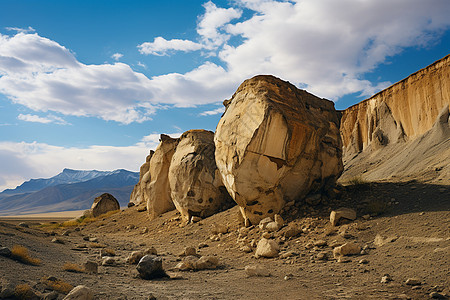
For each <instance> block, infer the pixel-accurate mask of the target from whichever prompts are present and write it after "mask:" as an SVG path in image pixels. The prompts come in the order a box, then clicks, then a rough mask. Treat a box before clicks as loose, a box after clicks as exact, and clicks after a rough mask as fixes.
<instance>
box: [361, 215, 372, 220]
mask: <svg viewBox="0 0 450 300" xmlns="http://www.w3.org/2000/svg"><path fill="white" fill-rule="evenodd" d="M362 218H363V219H364V220H369V219H370V215H364V216H362Z"/></svg>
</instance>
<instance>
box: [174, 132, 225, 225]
mask: <svg viewBox="0 0 450 300" xmlns="http://www.w3.org/2000/svg"><path fill="white" fill-rule="evenodd" d="M214 150H215V147H214V133H213V132H211V131H206V130H190V131H187V132H185V133H183V135H182V136H181V137H180V138H179V142H178V145H177V147H176V149H175V153H174V154H173V156H172V160H171V163H170V168H169V184H170V191H171V196H172V201H173V203H174V204H175V207H176V208H177V210H178V211H179V212H180V213H181V216H182V217H183V218H184V219H185V220H187V221H189V220H190V219H191V217H192V216H198V217H202V218H204V217H208V216H210V215H212V214H214V213H216V212H218V211H221V210H223V209H224V208H228V207H230V204H231V203H233V199H231V197H230V196H229V195H228V192H227V191H226V189H225V187H224V186H223V184H222V180H221V177H220V175H219V173H218V170H217V166H216V162H215V159H214Z"/></svg>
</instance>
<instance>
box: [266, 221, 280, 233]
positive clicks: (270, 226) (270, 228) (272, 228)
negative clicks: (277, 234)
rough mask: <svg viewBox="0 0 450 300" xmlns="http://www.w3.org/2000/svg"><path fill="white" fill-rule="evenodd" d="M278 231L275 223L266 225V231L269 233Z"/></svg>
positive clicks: (278, 227) (278, 226)
mask: <svg viewBox="0 0 450 300" xmlns="http://www.w3.org/2000/svg"><path fill="white" fill-rule="evenodd" d="M278 229H280V225H278V223H277V222H270V223H268V224H267V225H266V230H267V231H269V232H274V231H278Z"/></svg>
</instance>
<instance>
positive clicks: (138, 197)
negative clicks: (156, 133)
mask: <svg viewBox="0 0 450 300" xmlns="http://www.w3.org/2000/svg"><path fill="white" fill-rule="evenodd" d="M154 153H155V151H153V150H150V154H149V155H147V157H146V159H145V163H144V164H143V165H142V166H141V168H140V170H139V182H138V183H137V184H136V185H135V186H134V189H133V192H132V193H131V195H130V203H132V204H131V205H130V204H129V207H130V206H133V205H138V204H141V203H147V202H146V200H145V199H144V196H143V195H144V189H145V188H146V187H147V184H148V182H149V180H150V172H149V170H150V159H151V158H152V156H153V154H154Z"/></svg>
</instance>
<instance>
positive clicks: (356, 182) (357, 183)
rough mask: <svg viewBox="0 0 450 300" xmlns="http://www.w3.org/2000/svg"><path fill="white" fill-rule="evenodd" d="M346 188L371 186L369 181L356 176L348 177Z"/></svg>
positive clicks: (363, 188) (362, 188)
mask: <svg viewBox="0 0 450 300" xmlns="http://www.w3.org/2000/svg"><path fill="white" fill-rule="evenodd" d="M346 186H347V188H350V189H351V190H354V191H355V190H366V189H370V188H371V182H370V181H367V180H365V179H363V178H362V177H361V176H356V177H353V178H352V179H350V180H349V181H348V182H347V184H346Z"/></svg>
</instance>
